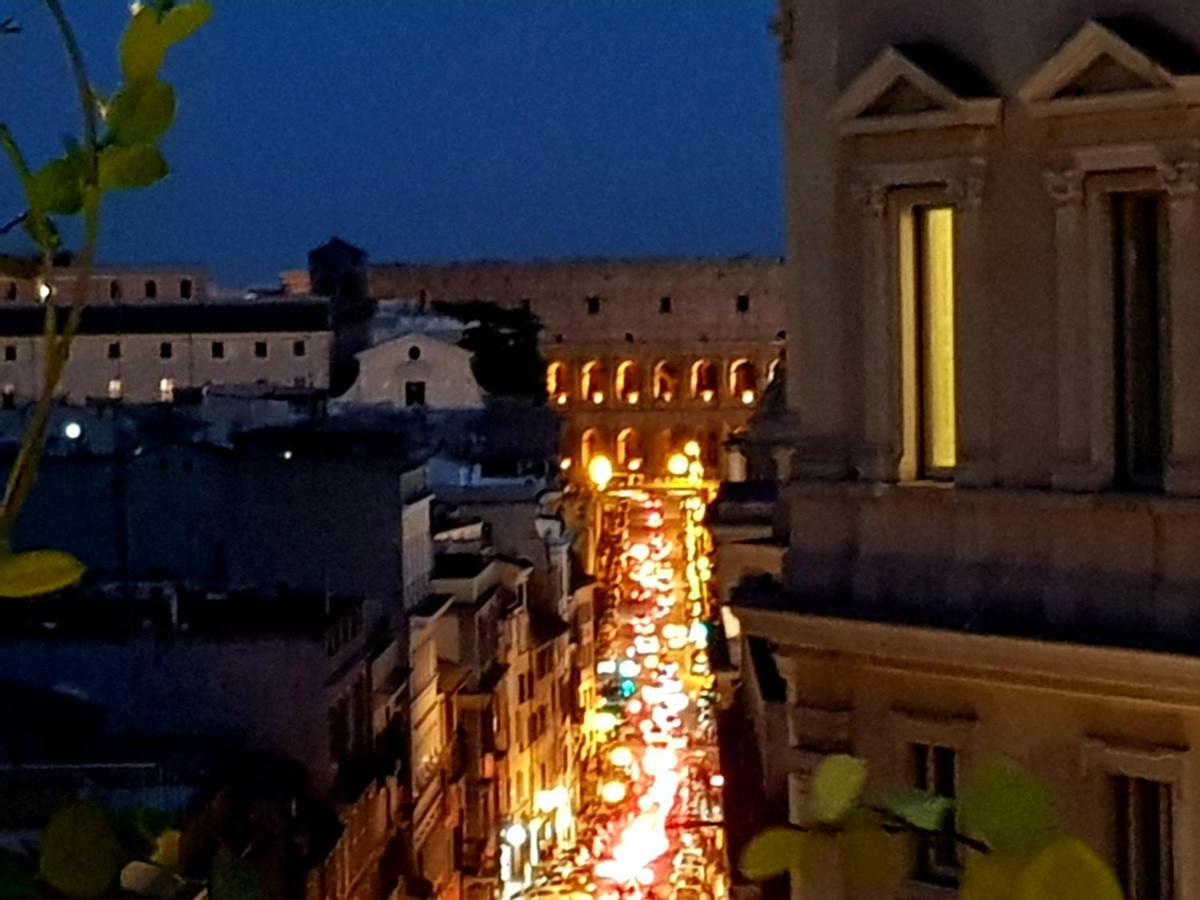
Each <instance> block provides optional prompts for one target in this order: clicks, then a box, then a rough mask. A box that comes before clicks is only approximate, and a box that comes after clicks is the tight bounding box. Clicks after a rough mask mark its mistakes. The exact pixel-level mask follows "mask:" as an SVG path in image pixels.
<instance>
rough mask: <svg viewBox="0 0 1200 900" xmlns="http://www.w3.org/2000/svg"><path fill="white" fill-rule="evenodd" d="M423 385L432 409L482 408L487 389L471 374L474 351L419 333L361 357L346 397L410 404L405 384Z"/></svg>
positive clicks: (367, 350) (384, 344) (370, 350)
mask: <svg viewBox="0 0 1200 900" xmlns="http://www.w3.org/2000/svg"><path fill="white" fill-rule="evenodd" d="M410 382H411V383H416V384H421V385H423V386H424V398H425V399H424V403H418V404H415V405H418V406H425V407H428V408H430V409H480V408H482V407H483V390H482V389H481V388H480V387H479V384H478V382H476V381H475V376H474V374H473V373H472V371H471V353H470V351H467V350H464V349H462V348H461V347H458V346H455V345H454V344H450V343H447V342H445V341H440V340H437V339H436V338H431V337H428V336H425V335H420V334H410V335H403V336H401V337H398V338H394V339H392V340H389V341H385V342H384V343H382V344H376V345H375V346H374V347H369V348H368V349H366V350H364V351H362V352H361V353H359V354H358V377H357V378H356V379H355V381H354V384H353V385H352V386H351V388H350V390H349V391H347V392H346V393H345V394H343V395H342V399H344V400H346V401H348V402H351V403H371V404H373V403H382V404H390V405H394V406H409V405H410V404H409V402H408V398H407V396H406V385H407V384H408V383H410Z"/></svg>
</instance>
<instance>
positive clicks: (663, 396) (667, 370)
mask: <svg viewBox="0 0 1200 900" xmlns="http://www.w3.org/2000/svg"><path fill="white" fill-rule="evenodd" d="M652 386H653V393H654V399H655V400H659V401H661V402H663V403H670V402H671V401H672V400H674V399H675V398H676V397H677V396H679V371H678V370H677V369H676V368H675V366H674V365H672V364H671V363H670V362H668V361H667V360H665V359H664V360H662V361H660V362H658V363H657V364H656V365H655V366H654V378H653V385H652Z"/></svg>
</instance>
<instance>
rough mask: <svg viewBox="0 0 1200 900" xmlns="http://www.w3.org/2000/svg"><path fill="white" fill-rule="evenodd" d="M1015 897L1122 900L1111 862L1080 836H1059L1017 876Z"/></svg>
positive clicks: (1040, 899) (1034, 899) (1021, 899)
mask: <svg viewBox="0 0 1200 900" xmlns="http://www.w3.org/2000/svg"><path fill="white" fill-rule="evenodd" d="M1013 897H1014V900H1122V894H1121V887H1120V885H1119V884H1118V883H1117V879H1116V876H1115V875H1113V872H1112V870H1111V869H1110V868H1109V867H1108V865H1107V864H1106V863H1105V862H1104V860H1102V859H1101V858H1100V857H1099V856H1097V855H1096V854H1095V853H1094V852H1093V851H1092V848H1091V847H1089V846H1088V845H1087V844H1085V843H1084V842H1083V841H1081V840H1079V838H1075V837H1060V838H1058V839H1057V840H1055V841H1054V842H1053V843H1051V844H1050V845H1049V846H1048V847H1046V848H1045V849H1043V850H1042V851H1041V852H1040V853H1039V854H1038V855H1037V856H1036V857H1035V858H1034V860H1033V862H1031V863H1029V865H1027V866H1026V867H1025V870H1024V871H1023V872H1021V875H1020V877H1019V878H1018V879H1017V890H1016V893H1015V894H1014V895H1013Z"/></svg>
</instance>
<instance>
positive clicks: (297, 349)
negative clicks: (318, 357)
mask: <svg viewBox="0 0 1200 900" xmlns="http://www.w3.org/2000/svg"><path fill="white" fill-rule="evenodd" d="M306 353H308V346H307V345H306V344H305V343H304V341H292V356H304V355H305V354H306Z"/></svg>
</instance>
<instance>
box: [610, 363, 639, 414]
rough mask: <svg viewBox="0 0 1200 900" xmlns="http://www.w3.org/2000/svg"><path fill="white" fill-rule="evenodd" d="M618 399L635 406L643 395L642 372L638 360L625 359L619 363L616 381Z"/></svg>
mask: <svg viewBox="0 0 1200 900" xmlns="http://www.w3.org/2000/svg"><path fill="white" fill-rule="evenodd" d="M615 387H616V394H617V399H618V400H619V401H621V402H622V403H627V404H629V405H630V406H634V405H636V404H637V402H638V401H639V400H640V399H641V396H642V372H641V369H640V368H638V364H637V362H635V361H634V360H632V359H624V360H621V362H620V363H619V364H618V365H617V378H616V382H615Z"/></svg>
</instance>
